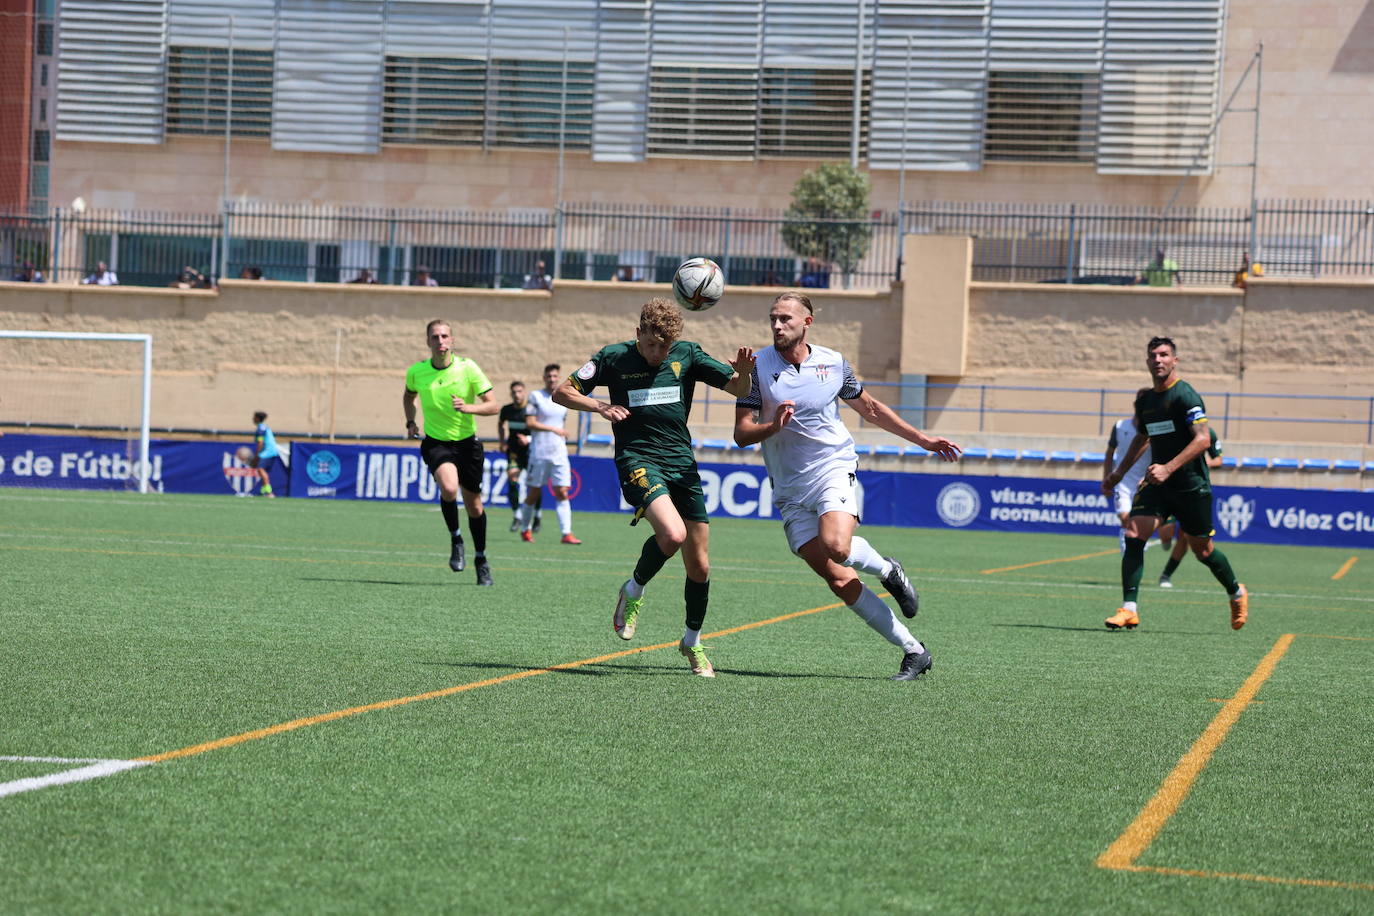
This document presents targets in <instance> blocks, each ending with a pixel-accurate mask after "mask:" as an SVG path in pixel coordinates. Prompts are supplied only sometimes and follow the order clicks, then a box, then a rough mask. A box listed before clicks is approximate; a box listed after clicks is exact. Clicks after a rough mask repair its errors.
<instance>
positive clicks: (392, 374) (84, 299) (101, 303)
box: [0, 240, 1374, 460]
mask: <svg viewBox="0 0 1374 916" xmlns="http://www.w3.org/2000/svg"><path fill="white" fill-rule="evenodd" d="M930 244H931V245H932V246H933V248H932V250H938V249H939V246H940V242H939V241H938V240H930ZM929 264H930V266H929V269H928V270H927V271H926V273H927V274H933V273H934V272H935V271H936V270H937V269H938V268H937V265H938V264H939V261H938V260H930V261H929ZM922 283H923V284H924V285H927V286H933V285H936V278H935V277H933V276H926V277H925V278H924V279H923V280H922ZM666 292H667V289H666V286H662V285H654V284H640V283H585V282H571V281H569V282H563V283H560V284H558V286H557V288H556V289H555V290H554V291H553V292H551V293H550V292H522V291H490V290H459V289H422V288H415V287H386V286H357V285H351V284H338V285H309V284H293V283H269V282H263V283H252V282H245V281H226V282H225V284H224V286H223V288H222V289H220V290H219V291H218V292H211V291H179V290H171V289H147V288H135V287H126V288H120V287H115V288H109V289H102V288H92V287H80V286H73V285H57V284H53V285H48V284H44V285H32V284H24V283H0V328H6V329H25V330H69V331H122V332H146V333H151V334H153V335H154V338H155V351H154V369H155V377H154V397H153V401H154V424H155V426H158V427H163V428H166V427H177V428H194V429H232V430H241V429H244V428H245V427H246V426H247V425H248V417H249V415H250V414H251V412H252V411H253V410H255V409H264V410H267V411H269V412H270V413H271V415H272V421H273V424H274V426H275V427H276V428H278V429H283V430H292V431H297V432H316V433H323V432H328V431H329V429H330V428H331V423H332V425H333V427H334V428H335V429H336V430H337V431H338V432H340V433H345V434H373V433H379V434H388V435H399V434H400V432H401V428H400V422H401V417H402V414H401V410H400V397H401V392H402V388H403V379H404V371H405V368H406V367H407V366H408V365H409V364H410V363H412V362H415V361H416V360H419V359H423V358H424V357H425V355H426V349H425V345H424V326H425V323H426V322H427V321H428V320H429V319H431V318H435V317H443V318H448V319H449V320H451V321H452V322H453V323H454V325H455V331H456V334H457V337H458V341H459V349H460V351H462V352H464V353H466V354H468V355H471V356H473V357H474V358H476V359H477V360H478V362H479V364H480V365H481V366H482V367H483V368H484V369H485V371H486V372H487V374H488V376H489V377H490V378H491V380H492V382H493V384H494V386H495V388H496V389H497V393H498V396H499V398H500V399H502V400H504V398H505V389H506V385H507V384H508V383H509V381H510V380H511V379H513V378H520V379H523V380H525V381H526V382H527V383H530V384H537V380H538V377H539V373H540V370H541V368H542V367H543V365H544V364H545V363H546V362H560V363H562V364H563V366H564V371H565V372H571V371H573V370H574V369H575V368H576V367H577V366H578V365H580V364H581V363H582V362H583V361H584V360H586V359H587V357H588V356H590V355H591V354H592V353H593V352H594V351H595V350H596V349H598V348H599V347H600V346H602V345H604V344H606V343H610V342H614V341H619V340H626V339H629V338H630V337H631V336H632V334H633V330H634V325H635V322H636V318H637V314H638V309H639V306H640V305H641V304H642V303H643V302H644V301H645V300H646V299H647V298H649V297H651V296H653V295H664V294H666ZM776 292H777V290H775V289H767V288H750V287H739V288H732V289H731V290H730V292H729V295H727V296H726V298H725V300H724V301H723V302H722V303H721V305H719V306H717V307H716V308H715V309H713V310H711V311H709V312H705V313H701V314H689V315H688V316H687V331H686V336H687V337H688V338H689V339H695V340H698V341H699V342H701V343H702V345H703V346H704V347H705V348H706V349H707V351H708V352H710V353H712V354H714V355H716V356H717V357H720V358H728V357H729V356H730V355H731V354H733V352H734V350H735V349H736V348H737V347H739V346H741V345H749V346H754V347H759V346H765V345H767V343H768V331H767V325H766V315H767V310H768V305H769V303H770V302H771V300H772V297H773V296H774V295H775V294H776ZM810 292H811V293H812V297H813V301H814V303H815V306H816V310H817V323H816V325H815V331H814V339H815V340H816V341H817V342H818V343H822V344H825V345H827V346H832V347H835V348H837V349H839V350H841V351H842V352H844V353H845V354H846V355H848V356H849V357H850V359H851V361H852V362H853V363H854V365H855V367H856V369H857V371H858V372H859V374H860V375H861V377H863V378H865V379H867V380H870V381H881V382H895V381H897V380H898V379H899V378H900V377H901V376H902V374H904V373H906V374H925V375H929V376H930V377H931V381H933V382H937V383H958V386H959V387H958V388H957V389H954V390H935V391H932V394H931V398H930V407H931V409H930V410H929V411H928V412H927V415H926V416H925V418H924V419H923V421H922V423H921V425H924V426H926V427H927V428H930V429H934V430H936V431H938V432H941V433H944V434H947V435H951V436H955V437H956V438H957V439H958V440H959V441H961V442H963V443H964V444H967V445H984V446H990V445H991V446H1008V447H1018V446H1019V447H1031V446H1035V447H1041V448H1072V449H1080V450H1081V449H1090V448H1094V447H1100V445H1101V437H1102V435H1103V433H1104V432H1105V428H1104V427H1103V416H1104V415H1105V417H1106V418H1107V421H1108V422H1110V419H1111V418H1115V417H1116V416H1120V415H1124V414H1125V413H1127V412H1129V405H1130V400H1131V395H1132V393H1133V392H1134V390H1135V389H1136V388H1137V387H1139V386H1141V385H1143V384H1146V383H1147V382H1148V376H1147V374H1146V372H1145V369H1144V348H1145V343H1146V341H1147V340H1148V339H1149V338H1150V337H1151V336H1153V335H1155V334H1161V333H1162V334H1168V335H1171V336H1173V337H1174V338H1175V339H1176V340H1177V341H1178V344H1179V347H1180V355H1181V357H1182V367H1183V372H1184V375H1185V377H1187V378H1188V379H1189V380H1190V381H1192V382H1193V384H1194V385H1195V386H1196V387H1197V388H1198V389H1199V390H1201V391H1203V392H1205V393H1206V394H1207V397H1208V406H1209V411H1210V413H1211V416H1212V417H1213V420H1214V422H1216V423H1218V426H1219V427H1220V428H1222V429H1223V430H1224V435H1225V437H1226V439H1227V443H1228V447H1229V450H1230V452H1231V453H1232V454H1236V455H1245V454H1263V455H1294V456H1309V455H1311V454H1312V453H1313V451H1312V447H1311V446H1310V445H1309V443H1313V442H1315V443H1321V445H1320V448H1319V450H1320V452H1321V454H1322V456H1324V457H1332V458H1338V457H1357V458H1358V457H1363V458H1365V460H1374V449H1371V448H1370V447H1368V446H1366V445H1365V444H1364V443H1365V440H1366V428H1365V426H1364V425H1363V422H1364V420H1365V419H1367V415H1368V410H1369V407H1368V398H1369V397H1370V396H1371V395H1374V309H1371V303H1374V283H1371V282H1364V283H1357V282H1338V281H1305V282H1300V281H1285V280H1257V281H1255V282H1254V283H1253V284H1252V285H1251V287H1250V289H1249V290H1248V291H1246V292H1244V293H1242V292H1239V291H1232V290H1210V291H1202V290H1188V289H1170V290H1156V289H1148V288H1121V287H1086V286H1081V287H1080V286H1070V287H1064V286H1062V285H1036V284H992V283H974V284H971V285H969V287H968V297H967V299H968V306H967V308H968V316H967V323H966V332H965V334H964V340H963V343H962V346H963V348H964V350H965V352H966V353H967V358H966V360H965V368H964V371H963V373H962V374H950V373H948V372H947V371H946V367H947V365H948V356H949V354H948V352H947V351H948V350H950V349H951V347H953V346H954V345H953V344H951V343H949V342H948V341H944V340H943V339H942V340H941V341H938V342H932V341H931V340H930V339H926V338H923V337H922V334H921V330H922V328H921V327H919V326H918V327H915V328H913V327H912V326H911V319H910V314H911V313H910V310H909V308H908V307H907V304H906V300H905V292H904V290H903V288H902V287H901V286H898V287H896V288H895V289H894V290H893V292H892V293H873V292H859V293H847V292H845V291H842V290H816V291H810ZM940 301H943V302H947V303H952V304H950V305H949V306H948V307H949V308H951V309H957V308H959V307H960V306H959V305H958V304H957V297H956V298H955V299H951V298H948V297H947V298H945V299H942V300H940ZM941 320H942V319H941V316H940V315H939V314H937V313H932V315H931V316H930V318H929V321H930V322H931V323H932V324H935V323H938V322H940V321H941ZM945 324H946V326H948V327H953V326H955V325H957V321H956V320H955V318H950V319H949V320H948V321H946V322H945ZM336 342H338V343H339V344H340V348H341V349H340V353H341V358H340V368H339V371H338V372H337V374H336V372H335V368H334V366H335V347H336ZM118 352H119V351H118V350H117V349H116V348H115V347H114V346H112V345H94V344H88V345H70V344H63V345H54V344H49V345H46V346H42V347H39V346H34V345H31V344H26V345H23V347H22V348H21V347H20V346H19V345H14V344H6V343H3V342H0V419H3V420H23V419H30V420H34V421H37V422H53V423H83V424H91V423H100V422H109V420H108V417H107V416H106V413H107V410H108V409H107V407H106V406H102V405H107V404H108V403H109V402H110V401H111V400H112V399H114V398H116V396H118V397H120V398H124V399H125V400H127V397H128V394H127V392H128V389H129V386H128V383H127V379H128V375H127V372H125V367H128V366H130V365H132V362H131V361H132V360H133V359H136V357H135V356H133V355H122V356H118V357H117V356H116V354H117V353H118ZM1242 365H1243V366H1244V372H1243V373H1242V371H1241V367H1242ZM336 385H337V395H336V394H335V392H336ZM82 386H85V387H82ZM985 386H986V387H985ZM1017 386H1019V387H1023V388H1034V389H1037V390H1033V391H1025V390H1021V391H1014V390H1004V389H1007V388H1013V387H1017ZM1055 388H1066V389H1067V388H1073V389H1084V390H1083V391H1079V392H1067V391H1054V390H1051V389H1055ZM876 390H878V391H879V392H880V394H881V393H882V392H883V389H876ZM121 392H122V393H121ZM1249 394H1270V395H1293V394H1297V395H1327V396H1343V397H1348V398H1352V399H1356V400H1350V401H1335V400H1330V401H1309V400H1279V399H1275V398H1266V399H1264V400H1262V401H1261V400H1246V399H1245V398H1243V397H1242V395H1249ZM1228 395H1229V398H1228V397H1227V396H1228ZM884 399H885V400H891V401H895V400H896V396H895V393H892V394H888V395H887V396H886V397H884ZM980 409H981V412H980ZM119 410H124V411H127V410H128V407H127V406H125V407H122V408H119ZM998 411H1008V412H1003V413H999V412H998ZM1048 411H1058V412H1059V413H1048ZM125 415H126V416H127V413H126V414H125ZM1242 416H1248V417H1251V418H1252V419H1250V420H1246V421H1242V420H1240V419H1238V418H1240V417H1242ZM1263 417H1307V418H1324V419H1345V420H1350V421H1351V422H1350V423H1347V424H1343V425H1336V424H1330V425H1326V424H1294V423H1276V422H1272V421H1266V420H1263V419H1261V418H1263ZM732 419H733V412H732V409H731V405H730V404H729V403H727V402H725V401H724V400H723V399H722V400H718V401H717V403H716V404H714V405H713V406H710V407H707V406H706V405H705V404H704V403H703V407H702V409H701V411H700V412H698V413H697V414H696V415H695V418H694V427H697V431H698V432H699V434H702V435H711V436H721V437H725V436H728V434H729V427H730V424H731V422H732ZM856 428H857V424H856ZM481 429H482V434H483V435H485V436H490V435H491V434H492V432H493V430H494V423H493V422H491V421H486V422H485V423H484V424H483V426H482V427H481ZM857 435H858V436H859V438H860V439H867V440H871V441H887V437H886V436H885V434H881V433H877V432H875V431H873V430H870V429H857Z"/></svg>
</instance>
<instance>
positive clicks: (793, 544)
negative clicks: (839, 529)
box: [773, 470, 863, 553]
mask: <svg viewBox="0 0 1374 916" xmlns="http://www.w3.org/2000/svg"><path fill="white" fill-rule="evenodd" d="M859 498H860V497H859V482H858V478H857V477H855V476H854V474H853V472H851V471H845V470H836V471H831V472H830V473H829V474H827V475H825V476H824V477H822V478H820V480H819V482H818V483H817V484H816V485H815V486H813V487H811V488H810V489H808V490H805V491H802V492H796V491H792V492H789V493H787V494H779V495H778V496H777V497H776V498H775V499H774V500H773V505H774V506H775V507H776V508H777V510H778V514H779V515H781V516H782V527H783V530H784V531H785V532H787V546H788V547H789V548H790V549H791V550H792V552H793V553H796V552H797V551H798V550H800V549H801V548H802V545H803V544H805V543H806V542H807V541H810V540H811V539H812V538H815V537H816V536H817V535H819V534H820V530H821V516H822V515H825V514H826V513H827V512H848V513H849V514H850V515H852V516H854V517H855V518H859V517H860V515H862V513H863V507H862V506H860V505H859Z"/></svg>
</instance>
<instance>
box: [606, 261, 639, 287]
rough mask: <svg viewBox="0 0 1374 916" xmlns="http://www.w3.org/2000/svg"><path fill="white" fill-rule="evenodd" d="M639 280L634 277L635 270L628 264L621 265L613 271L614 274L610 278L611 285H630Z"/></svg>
mask: <svg viewBox="0 0 1374 916" xmlns="http://www.w3.org/2000/svg"><path fill="white" fill-rule="evenodd" d="M638 279H639V278H638V277H636V276H635V269H634V268H633V267H631V266H630V265H629V264H621V265H620V266H619V267H617V268H616V269H615V274H614V275H613V276H612V277H611V282H612V283H631V282H633V281H635V280H638Z"/></svg>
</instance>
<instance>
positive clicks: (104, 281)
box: [81, 261, 119, 286]
mask: <svg viewBox="0 0 1374 916" xmlns="http://www.w3.org/2000/svg"><path fill="white" fill-rule="evenodd" d="M81 282H82V283H83V284H85V285H86V286H118V285H119V278H118V277H116V276H115V273H114V271H112V270H110V267H109V265H108V264H106V263H105V262H104V261H97V262H96V265H95V270H93V271H92V272H91V273H90V274H89V275H87V276H86V278H85V279H83V280H82V281H81Z"/></svg>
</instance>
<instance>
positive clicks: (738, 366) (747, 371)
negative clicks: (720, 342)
mask: <svg viewBox="0 0 1374 916" xmlns="http://www.w3.org/2000/svg"><path fill="white" fill-rule="evenodd" d="M730 368H731V369H734V370H735V374H734V375H732V376H731V377H730V381H728V382H726V383H725V387H724V388H722V389H721V390H722V391H724V392H725V393H726V394H728V395H730V396H732V397H736V398H742V397H744V396H745V395H746V394H748V393H749V387H750V376H751V375H752V374H753V372H754V348H753V347H740V348H739V351H738V352H736V353H735V358H734V359H732V360H730Z"/></svg>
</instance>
